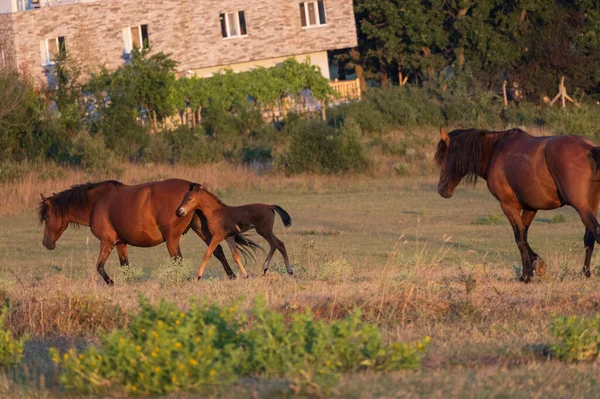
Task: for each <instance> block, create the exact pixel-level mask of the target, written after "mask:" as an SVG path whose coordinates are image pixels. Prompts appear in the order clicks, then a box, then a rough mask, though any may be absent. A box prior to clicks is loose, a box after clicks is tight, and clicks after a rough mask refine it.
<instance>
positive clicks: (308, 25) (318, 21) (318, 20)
mask: <svg viewBox="0 0 600 399" xmlns="http://www.w3.org/2000/svg"><path fill="white" fill-rule="evenodd" d="M299 4H304V18H305V19H306V26H303V27H302V29H310V28H318V27H319V26H327V10H326V9H325V1H323V14H324V17H325V23H324V24H322V23H321V16H320V15H319V2H318V1H301V2H300V3H299ZM309 4H313V5H314V10H315V15H314V17H315V21H316V23H315V24H312V25H311V23H310V14H309V11H308V5H309Z"/></svg>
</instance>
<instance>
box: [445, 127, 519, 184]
mask: <svg viewBox="0 0 600 399" xmlns="http://www.w3.org/2000/svg"><path fill="white" fill-rule="evenodd" d="M518 132H523V131H522V130H521V129H511V130H504V131H488V130H481V129H457V130H453V131H451V132H450V133H448V135H449V136H450V147H449V148H448V144H447V143H446V142H445V141H444V140H440V142H439V143H438V147H437V151H436V153H435V162H436V164H437V165H438V166H441V165H442V164H443V163H444V162H446V173H447V174H448V176H449V177H450V178H454V177H462V176H465V179H466V181H467V182H468V183H473V184H475V183H476V182H477V176H478V174H483V173H484V172H485V171H481V170H480V169H481V156H482V155H483V144H484V142H487V143H489V144H490V148H492V149H493V148H494V146H495V145H496V144H498V142H499V141H500V140H502V139H503V138H504V137H506V136H510V135H512V134H515V133H518Z"/></svg>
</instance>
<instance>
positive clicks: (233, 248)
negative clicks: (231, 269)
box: [215, 237, 248, 278]
mask: <svg viewBox="0 0 600 399" xmlns="http://www.w3.org/2000/svg"><path fill="white" fill-rule="evenodd" d="M227 244H229V249H230V250H231V254H232V255H233V260H234V261H235V263H237V265H238V267H239V268H240V273H242V277H243V278H248V273H246V269H245V268H244V265H243V264H242V261H241V260H240V254H239V252H238V249H237V245H236V244H235V237H229V238H227ZM217 248H221V246H220V245H219V246H218V247H217ZM215 253H216V251H215Z"/></svg>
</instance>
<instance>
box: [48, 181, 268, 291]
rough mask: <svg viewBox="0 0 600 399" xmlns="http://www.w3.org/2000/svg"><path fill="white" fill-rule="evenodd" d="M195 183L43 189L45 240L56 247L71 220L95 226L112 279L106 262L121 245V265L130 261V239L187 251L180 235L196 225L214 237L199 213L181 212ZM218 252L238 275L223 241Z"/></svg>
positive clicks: (244, 243)
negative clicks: (49, 191)
mask: <svg viewBox="0 0 600 399" xmlns="http://www.w3.org/2000/svg"><path fill="white" fill-rule="evenodd" d="M191 184H192V183H190V182H189V181H186V180H180V179H170V180H164V181H160V182H151V183H146V184H140V185H135V186H127V185H124V184H122V183H119V182H117V181H114V180H111V181H105V182H100V183H87V184H81V185H76V186H73V187H71V188H70V189H68V190H65V191H62V192H60V193H58V194H54V195H52V196H51V197H45V196H44V195H42V201H41V202H40V207H39V217H40V223H45V227H44V239H43V241H42V243H43V244H44V246H45V247H46V248H48V249H49V250H53V249H54V248H55V246H56V241H57V240H58V239H59V238H60V236H61V235H62V233H63V232H64V231H65V230H66V229H67V227H68V226H69V224H75V225H83V226H89V227H90V228H91V230H92V233H93V234H94V235H95V236H96V237H97V238H98V239H99V240H100V256H99V257H98V263H97V270H98V273H100V275H102V277H103V278H104V281H106V283H107V284H109V285H112V284H113V280H112V279H111V278H110V277H108V275H107V274H106V272H105V270H104V264H105V263H106V260H107V259H108V257H109V255H110V253H111V251H112V250H113V248H114V247H115V246H116V247H117V252H118V254H119V261H120V263H121V266H124V265H127V264H129V259H128V257H127V245H133V246H135V247H153V246H156V245H158V244H160V243H162V242H166V243H167V250H168V251H169V255H171V257H173V258H175V257H181V250H180V248H179V240H180V239H181V236H182V234H185V233H186V232H187V231H188V230H189V229H190V228H191V229H192V230H193V231H194V232H195V233H196V234H197V235H198V236H199V237H200V238H201V239H202V240H203V241H204V242H206V243H207V244H208V243H210V242H211V237H210V235H209V234H207V230H204V231H203V229H202V226H201V222H200V218H199V215H197V214H196V213H190V214H189V215H188V216H186V217H184V218H178V217H177V216H176V215H175V212H176V210H177V207H178V205H179V200H180V198H181V197H183V196H184V195H185V194H186V193H187V192H188V191H189V190H190V187H191ZM234 241H235V243H236V244H237V245H240V246H241V250H242V251H247V250H246V249H245V248H250V249H254V248H257V247H258V246H257V245H256V244H255V243H253V242H251V241H249V240H246V239H245V238H244V237H242V236H241V235H239V234H238V235H236V236H235V237H234ZM215 256H216V257H217V259H219V261H221V263H222V265H223V268H224V269H225V272H226V273H227V276H228V277H229V278H232V279H233V278H235V273H233V271H232V270H231V267H230V266H229V264H228V263H227V259H226V258H225V254H224V253H223V249H222V248H221V247H220V246H219V247H218V248H216V250H215Z"/></svg>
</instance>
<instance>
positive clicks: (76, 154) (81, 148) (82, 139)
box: [70, 132, 122, 178]
mask: <svg viewBox="0 0 600 399" xmlns="http://www.w3.org/2000/svg"><path fill="white" fill-rule="evenodd" d="M70 156H71V162H72V163H73V164H75V165H80V166H82V167H83V168H84V169H85V170H86V171H87V172H90V173H93V174H98V175H102V176H110V177H113V178H114V177H115V176H118V175H119V174H120V173H121V172H122V169H121V168H120V167H119V163H118V161H117V158H116V157H115V155H114V153H113V152H111V151H110V150H109V149H107V148H106V145H105V144H104V140H103V139H102V137H100V136H94V137H92V136H90V135H89V134H88V133H86V132H81V133H79V134H78V135H77V136H76V137H75V138H74V139H73V145H72V147H71V150H70Z"/></svg>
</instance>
